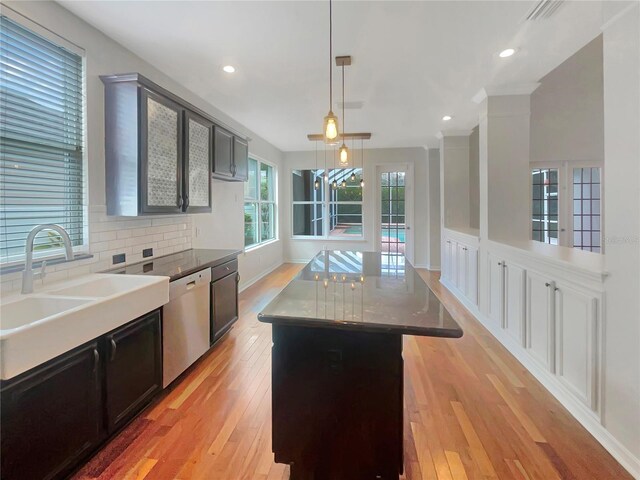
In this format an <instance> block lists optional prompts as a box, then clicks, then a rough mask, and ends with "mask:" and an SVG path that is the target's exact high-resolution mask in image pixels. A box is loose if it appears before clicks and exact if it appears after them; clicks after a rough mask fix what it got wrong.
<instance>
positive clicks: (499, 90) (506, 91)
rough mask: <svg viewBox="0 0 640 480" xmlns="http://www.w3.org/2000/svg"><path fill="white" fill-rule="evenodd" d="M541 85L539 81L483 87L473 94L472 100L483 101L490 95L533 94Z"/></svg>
mask: <svg viewBox="0 0 640 480" xmlns="http://www.w3.org/2000/svg"><path fill="white" fill-rule="evenodd" d="M539 86H540V84H539V83H518V84H507V85H493V86H488V87H484V88H481V89H480V91H479V92H478V93H476V94H475V95H474V96H473V98H472V100H473V101H474V102H475V103H482V102H483V101H484V100H485V99H486V98H488V97H502V96H505V95H531V94H532V93H533V92H534V91H535V90H536V88H538V87H539Z"/></svg>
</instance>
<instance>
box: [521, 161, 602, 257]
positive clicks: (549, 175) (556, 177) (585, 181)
mask: <svg viewBox="0 0 640 480" xmlns="http://www.w3.org/2000/svg"><path fill="white" fill-rule="evenodd" d="M601 176H602V169H601V168H600V167H598V166H593V165H584V164H581V165H576V163H575V162H563V163H562V164H560V163H558V164H557V167H556V166H551V167H550V168H533V169H532V170H531V188H532V205H531V207H532V208H531V212H532V219H531V220H532V228H531V230H532V232H531V233H532V238H533V240H537V241H539V242H545V243H549V244H552V245H562V246H566V247H574V248H579V249H581V250H588V251H591V252H596V253H601V252H602V211H601V202H602V200H601V199H602V189H601Z"/></svg>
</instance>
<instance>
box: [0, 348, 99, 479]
mask: <svg viewBox="0 0 640 480" xmlns="http://www.w3.org/2000/svg"><path fill="white" fill-rule="evenodd" d="M100 361H101V359H100V352H99V345H98V342H97V341H96V342H91V343H88V344H86V345H84V346H82V347H80V348H77V349H75V350H73V351H71V352H68V353H65V354H64V355H61V356H59V357H58V358H55V359H54V360H51V361H49V362H47V363H46V364H44V365H40V366H38V367H36V368H34V369H32V370H30V371H29V372H27V373H25V374H22V375H20V376H19V377H18V378H16V379H15V380H11V381H8V382H6V384H5V385H3V386H2V388H1V393H0V401H1V402H2V409H1V412H2V413H1V417H2V420H1V421H2V440H1V449H2V451H1V455H2V466H1V469H2V478H3V479H4V480H12V479H19V480H30V479H34V480H35V479H43V478H47V479H53V478H63V477H65V476H66V475H67V474H68V473H69V472H70V471H71V470H73V468H74V467H75V466H76V465H77V464H78V462H80V461H82V459H83V458H85V457H86V456H87V455H88V454H89V453H90V452H91V451H92V450H93V449H94V448H95V447H97V446H98V444H99V443H100V441H101V439H102V438H103V437H104V433H105V432H104V430H103V422H102V375H101V373H100V366H101V365H100Z"/></svg>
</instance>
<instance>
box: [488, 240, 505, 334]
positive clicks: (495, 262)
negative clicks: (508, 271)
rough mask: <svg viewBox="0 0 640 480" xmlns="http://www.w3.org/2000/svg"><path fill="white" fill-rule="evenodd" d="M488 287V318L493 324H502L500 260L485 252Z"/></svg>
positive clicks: (502, 274)
mask: <svg viewBox="0 0 640 480" xmlns="http://www.w3.org/2000/svg"><path fill="white" fill-rule="evenodd" d="M487 264H488V269H487V271H488V278H487V281H488V282H489V283H488V287H489V318H490V319H491V320H492V321H493V323H494V324H495V325H499V326H501V327H503V326H504V323H503V319H504V271H503V270H504V269H503V268H502V264H503V262H502V260H501V259H500V258H499V257H496V256H495V255H492V254H490V253H489V254H487Z"/></svg>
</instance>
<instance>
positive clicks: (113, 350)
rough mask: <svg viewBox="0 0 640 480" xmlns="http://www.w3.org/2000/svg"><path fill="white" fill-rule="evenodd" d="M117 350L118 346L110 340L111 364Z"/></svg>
mask: <svg viewBox="0 0 640 480" xmlns="http://www.w3.org/2000/svg"><path fill="white" fill-rule="evenodd" d="M117 348H118V345H117V344H116V341H115V340H114V339H113V338H112V339H111V358H110V360H111V361H112V362H113V360H114V359H115V358H116V349H117Z"/></svg>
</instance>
